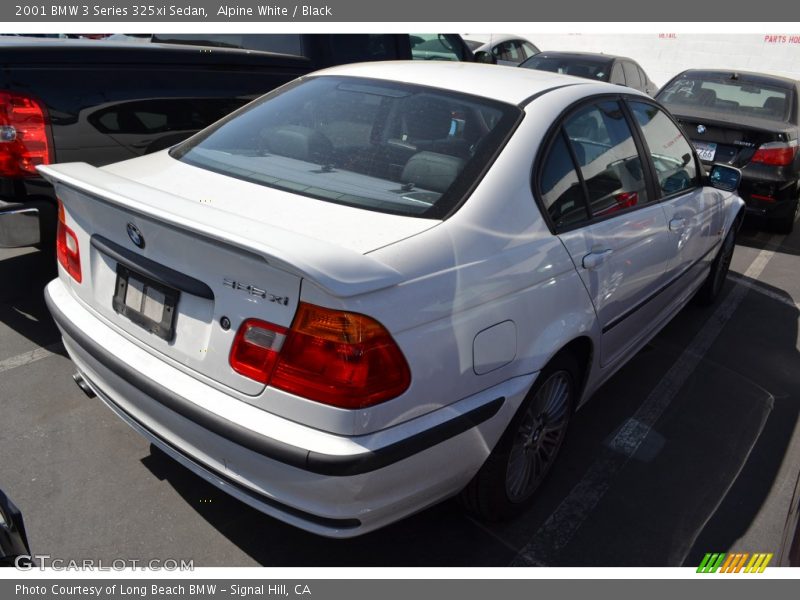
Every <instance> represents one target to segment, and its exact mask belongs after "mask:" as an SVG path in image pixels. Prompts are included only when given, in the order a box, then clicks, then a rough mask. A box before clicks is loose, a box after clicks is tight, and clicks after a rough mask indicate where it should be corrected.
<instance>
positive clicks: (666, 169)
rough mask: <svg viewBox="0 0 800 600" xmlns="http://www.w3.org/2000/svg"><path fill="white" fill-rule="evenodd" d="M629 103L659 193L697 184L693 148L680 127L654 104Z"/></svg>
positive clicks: (671, 192) (675, 190)
mask: <svg viewBox="0 0 800 600" xmlns="http://www.w3.org/2000/svg"><path fill="white" fill-rule="evenodd" d="M630 107H631V110H632V111H633V114H634V117H635V118H636V120H637V121H638V122H639V126H640V127H641V129H642V135H643V136H644V140H645V142H646V143H647V147H648V150H649V152H650V157H651V158H652V161H653V165H654V166H655V168H656V175H657V177H658V186H659V188H660V190H661V193H662V194H663V195H664V196H670V195H672V194H677V193H680V192H682V191H684V190H689V189H692V188H694V187H697V186H698V185H699V184H700V179H699V177H698V169H697V164H696V162H695V160H694V152H693V151H692V147H691V146H690V145H689V142H687V141H686V138H685V137H684V136H683V133H681V130H680V129H679V128H678V127H677V126H676V125H675V123H673V122H672V120H671V119H670V118H669V117H668V116H667V115H666V114H664V112H663V111H662V110H661V109H659V108H658V107H657V106H654V105H652V104H647V103H645V102H630Z"/></svg>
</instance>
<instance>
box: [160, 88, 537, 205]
mask: <svg viewBox="0 0 800 600" xmlns="http://www.w3.org/2000/svg"><path fill="white" fill-rule="evenodd" d="M520 114H521V111H520V109H519V108H517V107H515V106H511V105H507V104H503V103H499V102H494V101H491V100H488V99H485V98H477V97H473V96H466V95H462V94H456V93H452V92H449V91H445V90H440V89H436V88H427V87H418V86H412V85H408V84H400V83H394V82H385V81H379V80H372V79H363V78H355V77H333V76H327V77H311V78H308V79H305V80H303V81H301V82H299V83H294V84H290V85H289V86H284V87H283V88H281V89H280V90H276V91H275V92H272V93H271V94H268V95H267V96H265V97H263V98H261V99H259V100H256V101H255V102H253V103H251V104H249V105H248V106H246V107H244V108H243V109H242V110H240V111H239V112H237V113H234V114H233V115H232V116H230V117H228V118H226V119H224V120H222V121H220V122H219V123H217V124H215V125H212V126H211V127H210V128H208V129H206V130H205V131H203V132H201V133H200V134H198V135H197V136H195V137H193V138H191V139H189V140H188V141H187V142H184V143H183V144H181V145H179V146H177V147H175V148H174V149H173V150H172V151H171V155H172V156H173V157H174V158H177V159H179V160H182V161H184V162H187V163H189V164H192V165H195V166H198V167H202V168H204V169H208V170H211V171H215V172H218V173H222V174H225V175H229V176H231V177H236V178H238V179H244V180H246V181H250V182H254V183H258V184H260V185H264V186H266V187H271V188H276V189H280V190H285V191H290V192H293V193H296V194H301V195H304V196H310V197H312V198H317V199H320V200H324V201H328V202H335V203H339V204H346V205H349V206H355V207H359V208H365V209H369V210H375V211H380V212H386V213H392V214H400V215H408V216H418V217H428V218H442V217H443V216H445V215H447V214H449V213H450V212H451V210H453V209H454V208H455V207H457V206H458V205H459V204H460V202H461V201H462V199H463V198H464V197H465V196H466V194H467V193H468V192H469V190H470V189H471V188H472V187H473V185H474V184H475V183H476V182H477V180H478V179H479V178H480V177H481V176H482V174H483V173H484V172H485V169H486V168H487V167H488V165H489V163H490V161H491V160H492V158H493V157H494V156H495V155H496V153H497V151H498V150H499V148H500V147H501V146H502V144H503V143H504V141H505V139H506V138H507V137H508V135H509V133H510V132H511V130H512V129H513V127H514V125H515V123H516V122H517V120H518V119H519V118H520Z"/></svg>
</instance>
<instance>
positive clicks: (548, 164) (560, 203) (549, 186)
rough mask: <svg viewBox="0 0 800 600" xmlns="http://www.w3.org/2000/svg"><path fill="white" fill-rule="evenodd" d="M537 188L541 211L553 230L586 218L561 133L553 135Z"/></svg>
mask: <svg viewBox="0 0 800 600" xmlns="http://www.w3.org/2000/svg"><path fill="white" fill-rule="evenodd" d="M539 185H540V187H541V190H542V200H543V202H544V206H545V209H546V210H547V212H548V214H549V215H550V220H551V221H552V222H553V225H554V226H555V228H556V229H563V228H565V227H569V226H570V225H575V224H577V223H580V222H582V221H585V220H587V219H588V218H589V212H588V211H587V210H586V198H585V196H584V195H583V188H582V187H581V181H580V179H578V173H577V172H576V171H575V164H574V163H573V162H572V157H571V156H570V153H569V149H568V148H567V144H566V141H565V139H564V135H563V133H562V132H559V134H558V135H557V136H556V138H555V140H554V141H553V145H552V146H551V147H550V152H549V153H548V155H547V158H546V159H545V161H544V163H543V165H542V174H541V178H540V180H539Z"/></svg>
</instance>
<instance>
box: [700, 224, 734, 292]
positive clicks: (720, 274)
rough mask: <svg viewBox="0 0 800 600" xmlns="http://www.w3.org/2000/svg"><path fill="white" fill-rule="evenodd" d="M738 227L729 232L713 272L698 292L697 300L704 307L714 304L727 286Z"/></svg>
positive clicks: (713, 265) (712, 267) (714, 264)
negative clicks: (725, 285) (726, 280)
mask: <svg viewBox="0 0 800 600" xmlns="http://www.w3.org/2000/svg"><path fill="white" fill-rule="evenodd" d="M736 227H737V224H736V223H734V224H733V226H732V227H731V229H730V231H728V235H726V236H725V239H724V240H723V241H722V247H720V249H719V252H718V253H717V256H716V258H715V259H714V262H712V263H711V271H710V272H709V274H708V278H707V279H706V280H705V282H704V283H703V285H702V286H700V289H699V290H698V291H697V296H695V298H696V299H697V301H698V302H699V303H700V304H702V305H704V306H708V305H710V304H713V303H714V301H715V300H716V299H717V297H718V296H719V293H720V292H721V291H722V286H723V285H724V284H725V278H726V277H727V276H728V270H729V269H730V266H731V259H732V258H733V249H734V248H735V247H736Z"/></svg>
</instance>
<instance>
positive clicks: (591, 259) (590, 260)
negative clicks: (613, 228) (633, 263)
mask: <svg viewBox="0 0 800 600" xmlns="http://www.w3.org/2000/svg"><path fill="white" fill-rule="evenodd" d="M612 252H613V250H611V249H610V248H608V249H606V250H595V251H594V252H590V253H589V254H587V255H586V256H584V257H583V261H582V264H583V268H584V269H596V268H597V267H599V266H600V265H602V264H603V263H604V262H606V259H607V258H608V257H609V256H611V253H612Z"/></svg>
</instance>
